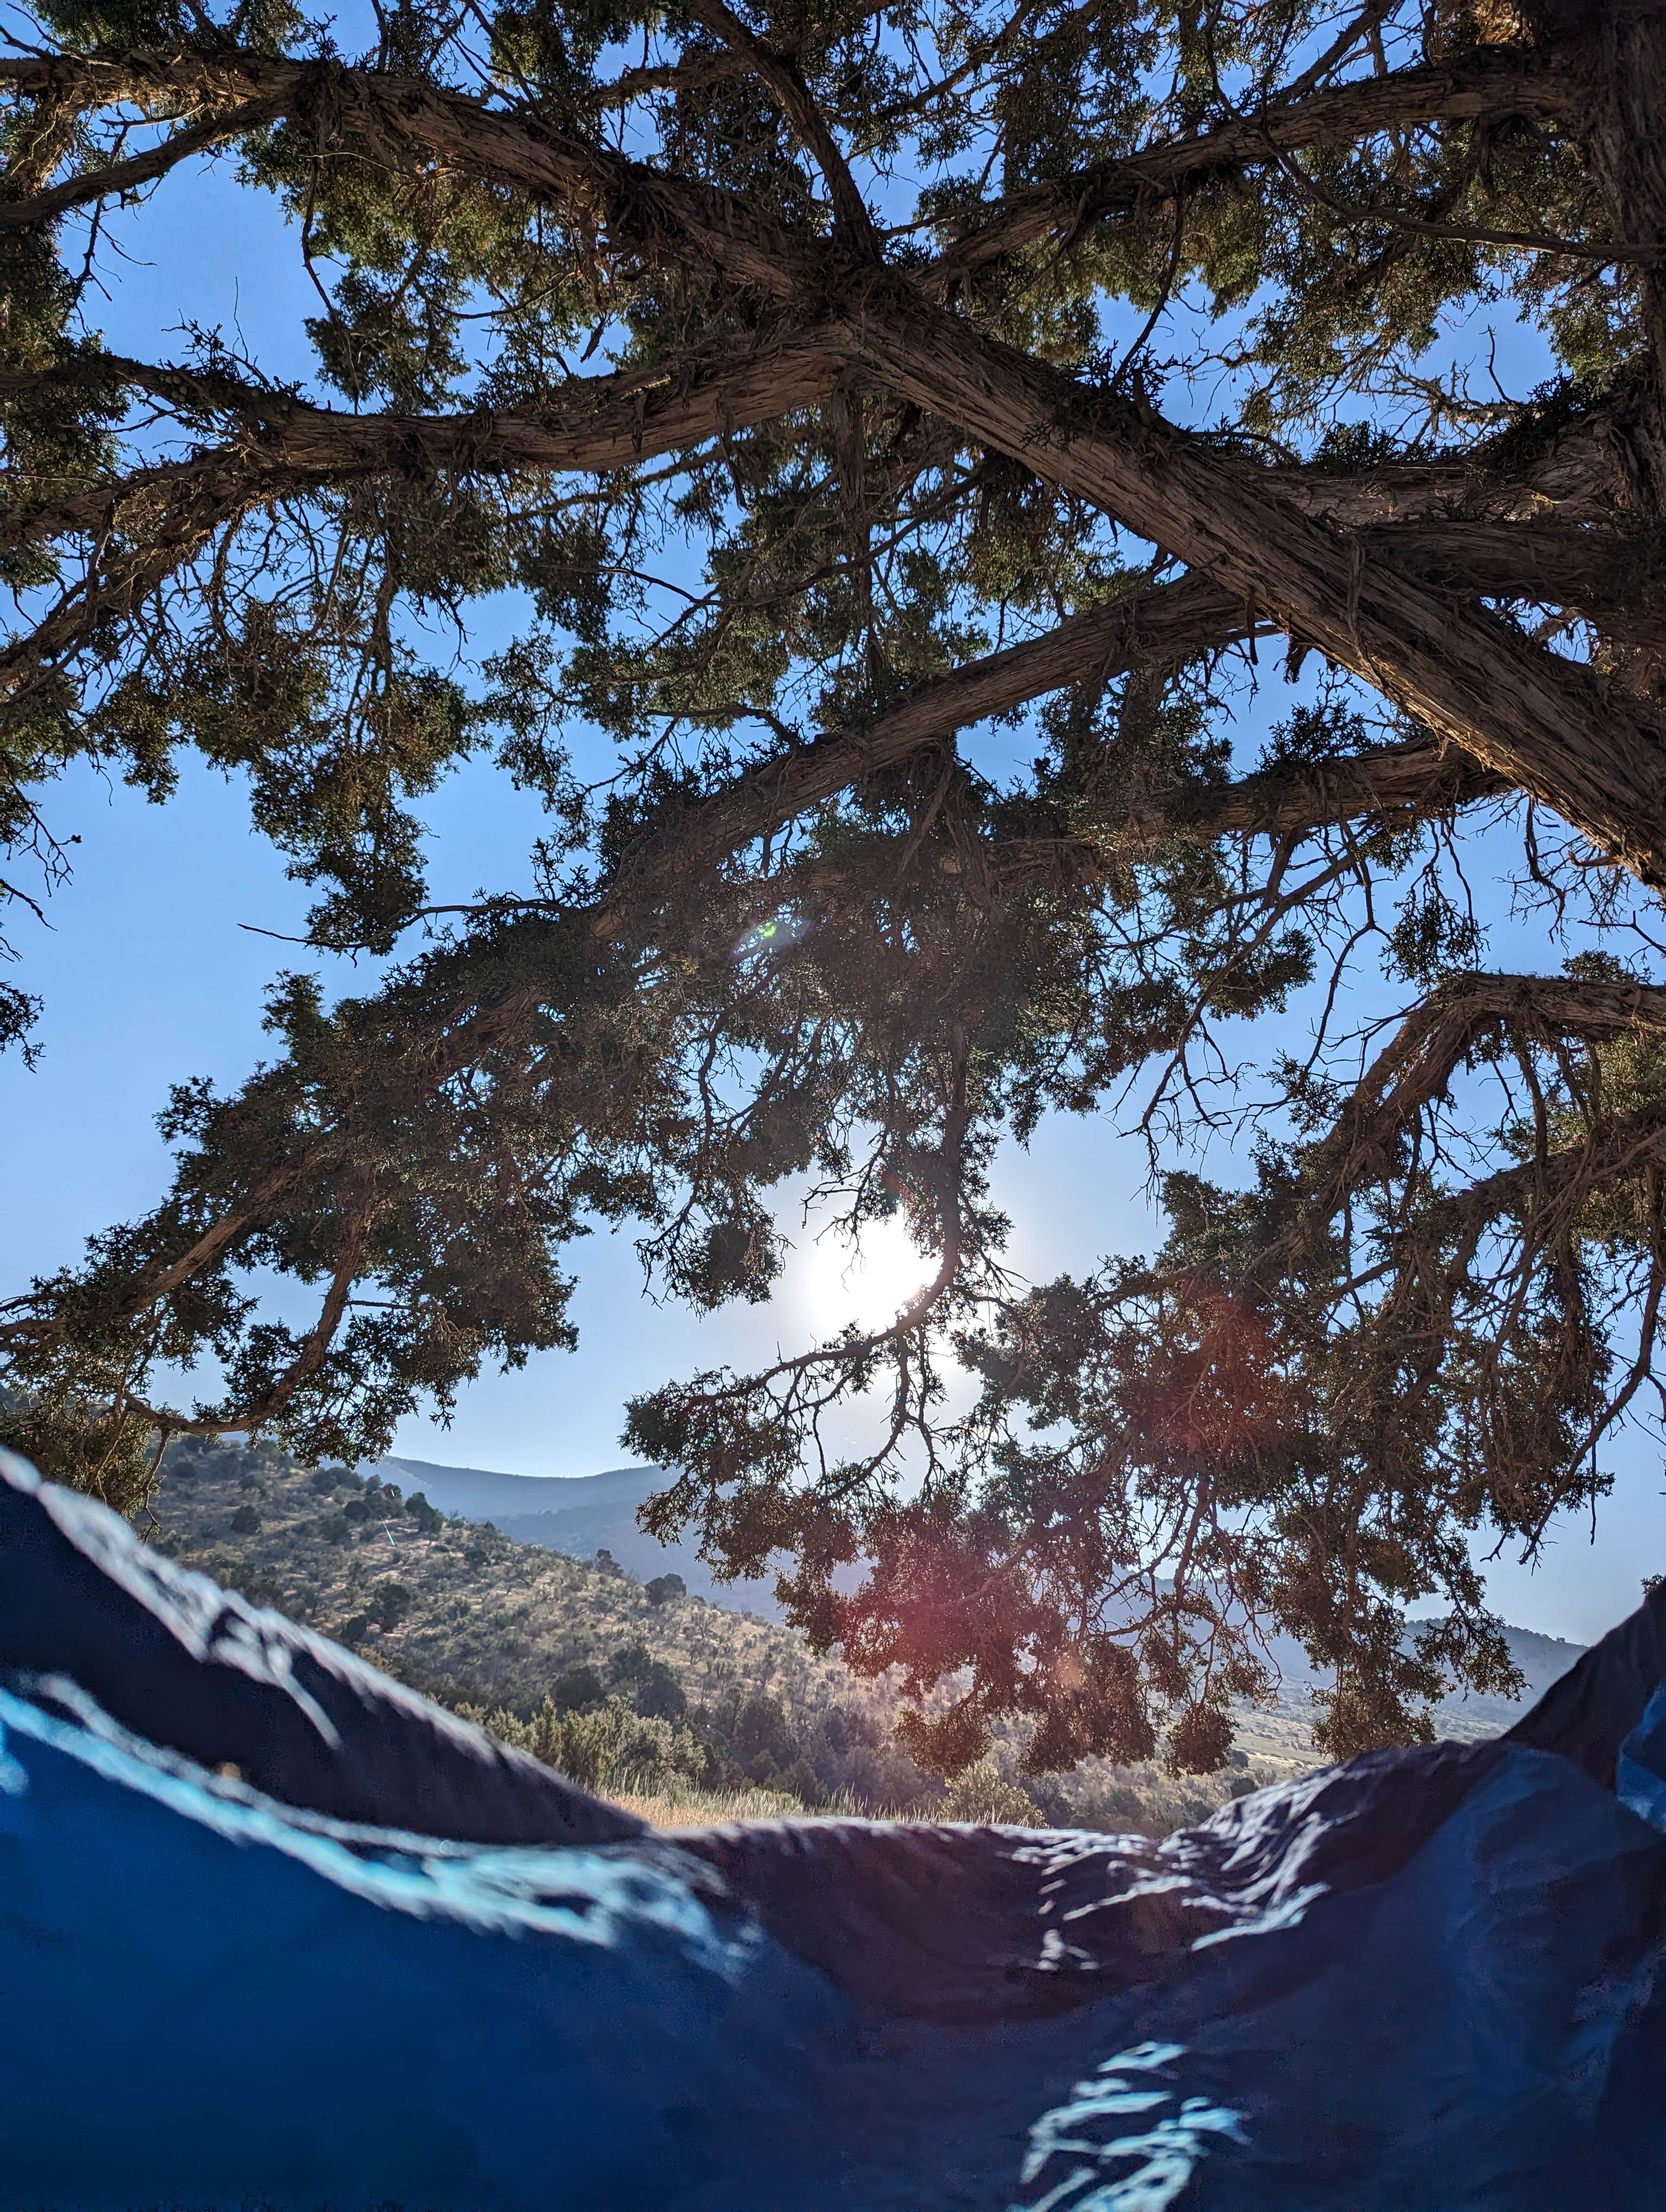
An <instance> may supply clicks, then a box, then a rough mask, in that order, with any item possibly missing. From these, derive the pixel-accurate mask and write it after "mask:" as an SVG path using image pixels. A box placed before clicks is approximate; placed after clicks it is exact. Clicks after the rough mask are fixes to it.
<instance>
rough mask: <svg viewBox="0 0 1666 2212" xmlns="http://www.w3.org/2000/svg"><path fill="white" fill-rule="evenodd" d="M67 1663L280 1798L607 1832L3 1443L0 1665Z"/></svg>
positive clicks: (537, 1834)
mask: <svg viewBox="0 0 1666 2212" xmlns="http://www.w3.org/2000/svg"><path fill="white" fill-rule="evenodd" d="M21 1673H26V1674H37V1675H41V1676H46V1675H54V1674H56V1675H62V1676H64V1677H67V1678H68V1679H69V1680H72V1681H74V1682H76V1684H78V1685H79V1686H80V1687H81V1689H82V1691H83V1692H86V1693H87V1694H88V1695H90V1696H91V1697H92V1698H94V1699H95V1700H96V1701H97V1703H98V1704H99V1705H100V1706H102V1708H103V1709H104V1711H106V1712H107V1713H109V1714H110V1715H111V1716H112V1717H113V1718H115V1719H116V1720H118V1721H119V1722H121V1723H123V1724H125V1726H126V1727H128V1728H130V1729H133V1730H134V1731H135V1732H136V1733H137V1734H139V1735H144V1736H147V1737H149V1739H150V1740H152V1741H155V1742H156V1743H159V1744H161V1745H165V1746H166V1747H167V1748H168V1749H170V1750H173V1751H179V1752H183V1753H185V1755H186V1756H187V1757H188V1758H191V1759H194V1760H195V1761H196V1762H197V1763H198V1765H203V1766H210V1767H213V1766H219V1765H222V1764H228V1763H229V1764H233V1765H237V1766H238V1767H240V1769H241V1771H242V1772H243V1773H244V1774H245V1775H246V1777H247V1778H249V1779H250V1780H251V1781H252V1782H254V1783H255V1784H257V1786H258V1788H260V1789H261V1790H264V1791H266V1792H267V1793H268V1794H269V1795H270V1796H274V1797H277V1798H279V1799H281V1800H282V1801H283V1803H285V1804H288V1805H294V1806H297V1807H301V1808H306V1809H307V1810H310V1811H315V1812H322V1813H330V1814H334V1815H336V1816H337V1818H339V1819H342V1820H368V1821H373V1822H374V1823H376V1824H378V1825H380V1826H385V1827H407V1828H417V1829H421V1830H422V1831H423V1832H424V1833H425V1834H430V1835H443V1836H452V1837H455V1838H459V1839H463V1840H466V1841H468V1842H471V1843H481V1844H520V1843H550V1842H554V1843H608V1842H613V1841H617V1840H618V1839H619V1838H623V1837H625V1836H629V1835H634V1834H635V1833H637V1832H640V1830H641V1826H642V1825H643V1824H642V1823H641V1821H640V1820H634V1819H632V1818H631V1817H630V1816H629V1814H625V1813H623V1812H621V1811H619V1810H618V1809H617V1808H615V1807H612V1806H604V1805H599V1804H598V1803H597V1802H595V1800H594V1799H593V1798H591V1797H588V1796H586V1794H585V1792H584V1791H583V1790H575V1788H573V1787H572V1785H571V1784H569V1783H567V1782H564V1781H563V1780H562V1778H561V1777H560V1776H559V1775H556V1774H554V1773H552V1772H551V1771H550V1769H549V1768H548V1767H546V1766H542V1765H539V1764H538V1761H537V1760H536V1759H529V1758H527V1757H526V1755H525V1753H520V1752H515V1751H511V1750H508V1748H506V1747H504V1746H503V1745H502V1744H499V1743H495V1742H494V1741H492V1739H491V1738H490V1737H489V1736H488V1735H485V1734H484V1732H483V1730H481V1729H473V1728H469V1727H467V1726H466V1725H465V1723H463V1722H461V1721H459V1720H458V1719H457V1718H456V1717H455V1716H454V1715H453V1714H451V1713H447V1712H444V1711H441V1709H440V1708H439V1707H438V1706H436V1705H431V1704H430V1703H429V1701H428V1699H425V1698H419V1697H416V1696H414V1695H413V1694H412V1693H411V1692H410V1691H408V1690H406V1689H404V1688H403V1687H402V1686H400V1685H399V1684H398V1683H397V1682H394V1681H392V1680H390V1679H389V1678H388V1677H387V1676H386V1674H380V1673H379V1672H378V1671H377V1669H376V1668H374V1667H369V1666H367V1665H366V1664H365V1662H364V1661H363V1660H362V1659H358V1658H356V1657H355V1656H353V1654H352V1653H351V1652H350V1651H344V1650H342V1649H341V1647H340V1646H339V1645H338V1644H331V1643H330V1642H329V1640H328V1639H327V1638H325V1637H322V1636H314V1635H313V1634H312V1633H311V1632H309V1631H307V1629H304V1628H297V1627H296V1626H295V1624H294V1623H293V1622H292V1621H288V1620H284V1618H283V1615H282V1614H281V1613H271V1612H269V1611H267V1610H266V1609H265V1608H264V1607H259V1606H252V1605H248V1604H246V1602H245V1601H243V1599H241V1598H240V1597H239V1596H237V1595H235V1593H234V1592H233V1591H230V1590H223V1589H220V1588H219V1587H218V1585H217V1584H216V1583H212V1582H210V1580H209V1579H208V1577H206V1576H205V1575H198V1574H192V1573H191V1572H190V1571H188V1570H187V1569H185V1568H183V1567H179V1566H176V1565H174V1563H173V1561H172V1560H171V1559H164V1558H162V1557H161V1554H160V1553H156V1552H152V1551H150V1550H149V1549H148V1548H147V1547H145V1546H144V1545H143V1544H141V1543H140V1542H139V1541H138V1539H137V1536H136V1535H135V1534H134V1533H133V1531H132V1529H131V1528H130V1527H129V1526H128V1524H127V1523H126V1522H125V1521H123V1520H122V1519H120V1518H119V1516H117V1515H116V1514H114V1513H112V1512H110V1511H109V1510H107V1509H106V1507H104V1506H102V1505H100V1504H99V1503H98V1502H97V1500H96V1499H94V1498H85V1497H82V1496H80V1495H78V1494H77V1493H76V1492H73V1491H69V1490H64V1489H61V1488H59V1487H58V1486H56V1485H54V1484H52V1483H43V1482H42V1481H41V1480H40V1476H39V1475H38V1474H35V1472H34V1470H33V1468H29V1467H27V1466H26V1465H25V1464H24V1462H22V1461H21V1460H20V1459H18V1458H17V1457H16V1456H15V1455H14V1454H11V1453H7V1452H3V1451H0V1675H3V1674H13V1675H15V1674H21Z"/></svg>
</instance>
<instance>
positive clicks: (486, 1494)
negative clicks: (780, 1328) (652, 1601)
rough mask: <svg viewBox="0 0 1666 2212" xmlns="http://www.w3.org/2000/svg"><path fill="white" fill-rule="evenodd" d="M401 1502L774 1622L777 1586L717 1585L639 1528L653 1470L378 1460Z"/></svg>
mask: <svg viewBox="0 0 1666 2212" xmlns="http://www.w3.org/2000/svg"><path fill="white" fill-rule="evenodd" d="M369 1472H370V1473H371V1474H376V1475H379V1476H380V1478H381V1480H382V1481H383V1482H385V1483H386V1482H391V1483H392V1484H393V1485H394V1486H395V1487H396V1488H397V1489H398V1490H399V1491H400V1492H402V1493H403V1494H404V1496H406V1497H410V1496H411V1495H412V1494H413V1493H417V1492H420V1493H421V1494H422V1495H423V1496H424V1497H425V1498H427V1499H428V1501H429V1504H431V1505H437V1506H438V1507H439V1509H440V1510H441V1512H442V1513H453V1514H457V1515H459V1516H461V1517H462V1518H463V1519H464V1520H465V1521H490V1522H492V1523H493V1524H494V1525H495V1526H496V1528H501V1529H502V1532H503V1534H505V1535H506V1536H513V1537H514V1539H515V1541H516V1542H517V1543H521V1544H538V1545H542V1546H543V1547H545V1548H546V1549H548V1550H550V1551H556V1552H565V1553H567V1554H568V1556H569V1558H570V1559H593V1558H594V1557H595V1555H596V1553H598V1552H600V1551H605V1552H610V1553H611V1554H612V1556H613V1557H614V1558H615V1559H617V1561H618V1562H619V1565H621V1566H622V1567H623V1568H624V1569H625V1571H626V1572H627V1573H629V1574H632V1575H635V1577H636V1579H637V1581H638V1582H642V1583H645V1582H648V1581H650V1580H651V1579H652V1578H653V1577H654V1576H656V1575H663V1574H679V1575H681V1576H682V1577H683V1580H684V1584H685V1586H686V1587H687V1588H688V1589H690V1590H691V1591H693V1592H695V1593H696V1595H699V1596H701V1597H703V1598H704V1599H705V1600H706V1601H707V1602H708V1604H710V1605H721V1606H727V1607H730V1608H732V1609H733V1610H735V1611H739V1612H742V1613H757V1614H758V1615H759V1616H760V1617H761V1618H762V1619H763V1620H779V1619H780V1617H781V1607H779V1606H778V1605H777V1604H776V1602H775V1589H774V1585H773V1584H772V1583H768V1582H739V1583H717V1582H715V1581H714V1579H713V1577H712V1571H711V1569H710V1568H709V1567H708V1565H706V1562H705V1561H704V1560H703V1559H702V1558H701V1556H700V1554H699V1553H698V1552H696V1550H695V1548H694V1547H693V1545H692V1544H661V1543H660V1542H658V1541H656V1539H655V1538H654V1537H652V1536H649V1535H646V1534H644V1533H643V1531H642V1530H641V1528H638V1527H637V1526H636V1508H637V1507H638V1506H639V1505H640V1504H641V1502H642V1500H643V1499H644V1498H647V1497H649V1496H651V1495H652V1493H653V1492H654V1491H655V1490H659V1489H662V1488H663V1487H664V1486H665V1481H666V1477H665V1476H664V1474H661V1473H660V1469H659V1468H653V1467H617V1468H611V1469H610V1470H609V1471H608V1472H607V1473H605V1474H581V1475H537V1474H493V1473H491V1472H489V1470H488V1469H486V1468H478V1467H439V1466H436V1465H435V1463H434V1462H432V1461H430V1460H421V1459H384V1460H378V1461H377V1462H376V1464H375V1466H374V1468H371V1469H369Z"/></svg>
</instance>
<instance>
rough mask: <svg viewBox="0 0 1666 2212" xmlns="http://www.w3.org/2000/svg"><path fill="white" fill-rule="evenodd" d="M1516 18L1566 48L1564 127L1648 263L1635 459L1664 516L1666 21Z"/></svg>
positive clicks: (1597, 16) (1595, 6)
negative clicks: (1574, 94) (1644, 365)
mask: <svg viewBox="0 0 1666 2212" xmlns="http://www.w3.org/2000/svg"><path fill="white" fill-rule="evenodd" d="M1522 12H1523V15H1525V17H1526V18H1527V20H1528V21H1529V23H1530V24H1532V26H1533V27H1534V28H1535V30H1536V31H1537V33H1539V35H1540V37H1541V39H1542V40H1545V42H1546V43H1547V46H1548V45H1550V44H1553V43H1554V42H1558V41H1566V42H1567V43H1566V48H1565V51H1566V52H1569V53H1570V55H1571V56H1572V57H1573V58H1575V59H1576V61H1577V70H1576V81H1577V82H1578V88H1579V97H1578V101H1577V103H1575V105H1573V106H1572V107H1571V108H1570V109H1569V111H1568V114H1567V117H1566V120H1567V122H1568V124H1569V125H1570V126H1571V127H1572V129H1573V130H1574V131H1575V132H1576V134H1577V136H1578V141H1579V143H1580V145H1581V148H1582V149H1583V151H1584V156H1585V161H1586V165H1587V167H1588V168H1589V170H1590V175H1591V177H1592V179H1594V181H1595V182H1596V185H1597V187H1598V189H1599V190H1600V191H1601V192H1602V197H1603V198H1604V200H1605V201H1606V203H1607V204H1608V216H1609V220H1610V222H1611V223H1612V224H1613V228H1614V236H1615V238H1616V239H1617V240H1619V241H1620V244H1621V245H1622V246H1626V247H1629V248H1633V249H1639V250H1642V251H1643V252H1645V253H1646V255H1647V257H1648V258H1646V259H1645V261H1644V262H1643V264H1642V266H1641V268H1640V270H1639V276H1638V295H1639V302H1640V305H1641V308H1642V315H1643V325H1644V332H1645V343H1646V346H1647V349H1648V369H1647V375H1646V378H1645V386H1646V401H1645V405H1644V406H1643V407H1642V408H1641V409H1640V410H1639V414H1638V416H1637V419H1636V422H1635V423H1634V426H1633V437H1632V440H1631V458H1632V460H1633V472H1634V476H1635V479H1636V487H1637V490H1638V492H1639V495H1640V496H1641V498H1642V500H1643V501H1644V504H1645V507H1646V510H1647V512H1648V513H1651V514H1652V515H1656V516H1662V515H1666V266H1663V264H1662V261H1661V258H1660V249H1661V246H1662V244H1663V241H1666V14H1663V13H1662V11H1661V9H1659V8H1658V7H1657V6H1651V5H1647V4H1644V5H1639V4H1637V0H1576V3H1575V4H1572V5H1571V4H1569V0H1527V4H1526V5H1524V6H1523V11H1522Z"/></svg>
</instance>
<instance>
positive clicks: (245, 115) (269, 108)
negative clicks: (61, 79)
mask: <svg viewBox="0 0 1666 2212" xmlns="http://www.w3.org/2000/svg"><path fill="white" fill-rule="evenodd" d="M280 112H281V103H279V102H278V101H277V100H273V99H272V97H271V95H270V94H269V95H267V96H266V97H265V98H264V99H258V100H244V101H242V102H241V103H240V105H239V106H236V107H234V108H231V109H230V110H228V112H225V113H224V114H221V115H215V116H210V117H209V118H206V119H205V120H204V121H203V122H201V123H192V124H188V125H185V128H184V129H182V130H179V131H173V133H172V134H171V135H170V136H169V137H167V138H164V139H163V140H162V142H161V144H160V145H158V146H153V147H152V148H151V149H150V150H149V153H146V154H136V155H134V156H133V157H132V159H131V161H113V162H112V163H111V165H110V166H109V167H107V168H104V169H89V170H88V171H86V172H85V173H83V174H82V175H81V176H77V177H66V178H65V179H64V181H63V183H62V184H58V185H51V186H50V187H48V188H47V189H46V191H39V192H35V193H33V194H31V195H30V197H28V198H27V199H19V200H0V231H7V230H23V229H27V228H28V226H29V225H30V224H31V223H37V222H52V220H53V219H54V218H55V217H57V216H61V215H64V214H67V213H68V211H69V210H70V209H71V208H78V207H88V206H91V205H92V204H94V202H96V201H99V200H106V199H115V198H118V197H120V195H121V194H122V193H124V192H131V191H137V189H138V188H139V186H140V185H149V184H154V183H155V180H156V179H157V178H158V177H165V176H166V175H167V173H168V171H169V170H170V169H172V168H174V167H177V166H178V164H179V162H181V161H186V160H188V159H189V158H190V156H191V155H193V154H200V153H201V152H202V151H203V150H204V148H205V147H209V146H217V145H220V144H222V143H224V141H225V140H226V139H228V138H235V137H239V136H240V134H242V133H243V132H245V131H258V130H260V129H262V128H263V127H264V125H266V124H268V123H271V122H272V121H273V120H274V119H275V118H276V117H277V115H278V114H279V113H280Z"/></svg>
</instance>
